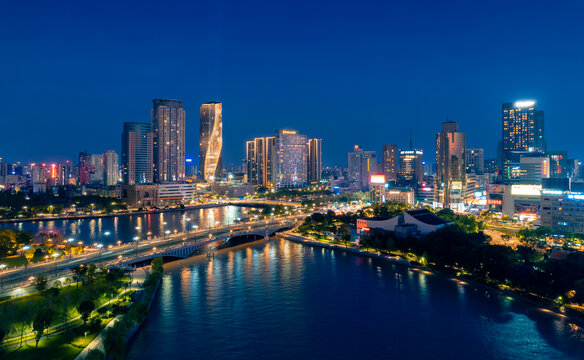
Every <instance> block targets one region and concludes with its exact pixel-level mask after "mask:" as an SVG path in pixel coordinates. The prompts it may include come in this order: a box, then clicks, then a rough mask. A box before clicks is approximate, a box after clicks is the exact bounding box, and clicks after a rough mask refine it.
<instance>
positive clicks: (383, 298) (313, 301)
mask: <svg viewBox="0 0 584 360" xmlns="http://www.w3.org/2000/svg"><path fill="white" fill-rule="evenodd" d="M165 269H166V274H165V275H164V278H163V281H162V284H161V287H160V289H159V292H158V295H157V298H156V300H155V301H154V303H153V306H152V309H151V312H150V314H149V316H148V319H147V320H146V322H145V323H144V326H143V327H142V329H141V330H140V331H139V332H138V334H137V335H136V337H135V338H134V340H133V341H132V342H131V343H130V345H129V349H128V358H129V359H136V360H137V359H157V360H158V359H254V360H258V359H369V358H370V359H375V358H387V359H564V360H565V359H584V330H582V329H581V328H579V327H578V326H577V325H575V324H573V323H571V322H570V321H569V320H568V319H567V318H565V317H562V316H559V315H557V314H555V313H551V312H549V311H545V310H543V309H541V308H538V307H535V306H532V305H530V304H527V303H525V302H523V301H520V300H517V299H512V298H507V297H504V296H499V295H497V294H496V293H494V292H490V291H486V290H485V289H484V288H482V287H476V286H474V285H470V284H465V283H461V282H458V281H454V280H452V279H448V278H445V277H442V276H439V275H435V274H432V273H429V272H417V271H414V270H409V269H407V268H405V267H401V266H397V265H393V264H390V263H388V262H386V261H383V260H377V259H369V258H363V257H359V256H356V255H352V254H347V253H344V252H341V251H335V250H325V249H320V248H313V247H308V246H305V245H301V244H296V243H293V242H288V241H286V240H273V241H271V242H267V243H265V242H263V241H261V242H258V243H253V244H250V245H244V246H240V247H237V248H232V249H226V250H221V251H220V252H218V253H217V254H216V256H215V259H214V260H211V261H210V260H207V259H206V258H204V257H195V258H191V259H187V260H181V261H180V262H175V263H169V264H167V265H166V266H165Z"/></svg>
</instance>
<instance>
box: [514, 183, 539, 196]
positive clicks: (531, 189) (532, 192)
mask: <svg viewBox="0 0 584 360" xmlns="http://www.w3.org/2000/svg"><path fill="white" fill-rule="evenodd" d="M540 194H541V185H511V195H525V196H538V195H540Z"/></svg>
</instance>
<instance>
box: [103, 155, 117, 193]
mask: <svg viewBox="0 0 584 360" xmlns="http://www.w3.org/2000/svg"><path fill="white" fill-rule="evenodd" d="M119 170H120V167H119V156H118V153H117V152H115V151H114V150H107V151H106V152H105V153H104V154H103V183H104V185H107V186H113V185H116V184H117V183H118V174H119Z"/></svg>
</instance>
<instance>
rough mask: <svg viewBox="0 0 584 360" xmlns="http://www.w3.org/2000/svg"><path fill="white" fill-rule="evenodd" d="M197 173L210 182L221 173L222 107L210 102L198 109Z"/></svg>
mask: <svg viewBox="0 0 584 360" xmlns="http://www.w3.org/2000/svg"><path fill="white" fill-rule="evenodd" d="M200 121H201V124H200V125H201V126H200V133H199V171H200V172H201V178H202V180H205V181H207V182H212V181H214V180H215V179H216V178H218V177H220V176H221V174H222V172H223V105H222V103H220V102H210V103H206V104H203V105H201V108H200Z"/></svg>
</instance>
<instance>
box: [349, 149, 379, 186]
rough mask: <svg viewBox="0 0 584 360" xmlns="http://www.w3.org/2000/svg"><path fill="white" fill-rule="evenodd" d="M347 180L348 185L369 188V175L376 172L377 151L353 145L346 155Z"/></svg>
mask: <svg viewBox="0 0 584 360" xmlns="http://www.w3.org/2000/svg"><path fill="white" fill-rule="evenodd" d="M347 163H348V170H349V173H348V180H349V185H350V187H352V188H354V189H359V190H366V189H369V180H370V178H371V175H374V174H377V153H376V152H375V151H365V150H363V148H362V147H360V146H359V145H355V147H354V148H353V151H352V152H350V153H349V156H348V161H347Z"/></svg>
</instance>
